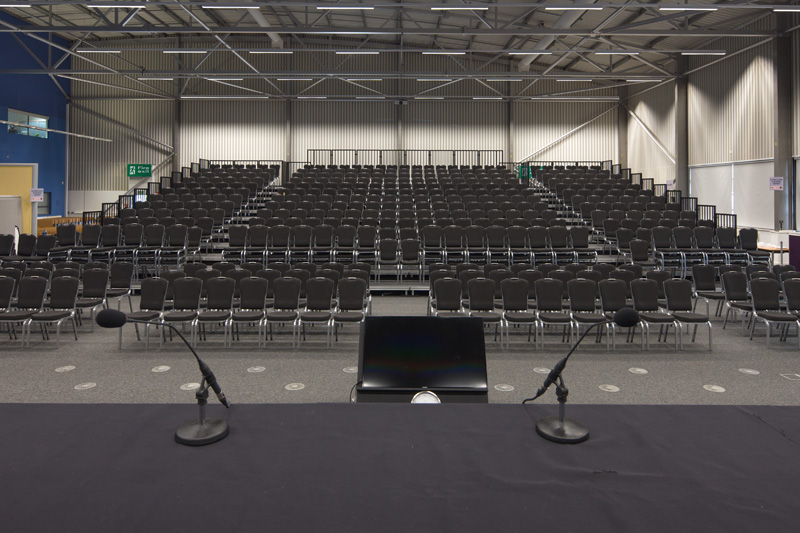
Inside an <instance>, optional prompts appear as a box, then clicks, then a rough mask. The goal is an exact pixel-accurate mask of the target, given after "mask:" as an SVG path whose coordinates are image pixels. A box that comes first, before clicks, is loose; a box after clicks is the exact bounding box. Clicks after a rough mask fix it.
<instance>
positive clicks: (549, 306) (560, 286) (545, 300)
mask: <svg viewBox="0 0 800 533" xmlns="http://www.w3.org/2000/svg"><path fill="white" fill-rule="evenodd" d="M534 287H535V288H536V309H537V310H538V311H561V310H562V305H561V300H562V297H563V292H564V282H562V281H561V280H560V279H555V278H543V279H540V280H536V281H535V282H534Z"/></svg>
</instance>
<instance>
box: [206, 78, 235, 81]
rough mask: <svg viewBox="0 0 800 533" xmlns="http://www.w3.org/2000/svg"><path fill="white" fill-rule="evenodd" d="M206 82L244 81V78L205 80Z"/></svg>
mask: <svg viewBox="0 0 800 533" xmlns="http://www.w3.org/2000/svg"><path fill="white" fill-rule="evenodd" d="M206 80H208V81H244V78H206Z"/></svg>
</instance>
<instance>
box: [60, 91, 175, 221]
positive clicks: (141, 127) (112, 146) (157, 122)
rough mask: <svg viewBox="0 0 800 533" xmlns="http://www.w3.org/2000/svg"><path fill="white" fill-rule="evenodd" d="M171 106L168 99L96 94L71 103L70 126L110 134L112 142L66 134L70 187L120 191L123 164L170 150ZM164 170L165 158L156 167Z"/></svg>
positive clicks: (153, 159)
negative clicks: (112, 97)
mask: <svg viewBox="0 0 800 533" xmlns="http://www.w3.org/2000/svg"><path fill="white" fill-rule="evenodd" d="M175 106H176V103H175V101H173V100H166V101H110V100H101V101H78V102H76V103H74V104H72V105H71V106H70V130H71V131H72V132H74V133H80V134H84V135H91V136H94V137H102V138H106V139H112V141H113V142H110V143H109V142H100V141H94V140H90V139H84V138H80V137H73V138H72V139H71V140H70V183H69V188H70V190H87V191H92V190H106V191H108V190H110V191H124V190H127V189H128V187H129V179H128V177H127V174H126V171H127V169H126V166H125V165H126V164H128V163H144V164H146V163H150V164H152V165H153V167H154V168H155V167H156V165H158V164H159V163H161V162H163V161H164V160H165V159H167V158H168V157H169V156H170V154H171V153H172V149H171V147H172V117H173V115H174V113H175ZM98 115H99V116H98ZM100 117H106V118H107V119H109V120H105V119H103V118H100ZM131 130H135V131H136V132H138V133H140V134H141V135H137V134H136V133H134V132H132V131H131ZM145 137H149V138H150V139H151V140H148V139H146V138H145ZM154 141H156V142H154ZM158 143H163V144H158ZM164 145H166V146H164ZM170 170H171V165H169V164H167V165H166V166H165V167H162V169H161V171H160V173H161V174H162V175H169V171H170ZM130 185H133V183H131V184H130ZM98 208H99V206H98Z"/></svg>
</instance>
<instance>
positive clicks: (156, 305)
mask: <svg viewBox="0 0 800 533" xmlns="http://www.w3.org/2000/svg"><path fill="white" fill-rule="evenodd" d="M168 287H169V281H167V280H166V279H164V278H145V279H143V280H142V284H141V299H140V300H139V309H141V310H142V311H163V310H164V301H165V300H166V299H167V288H168Z"/></svg>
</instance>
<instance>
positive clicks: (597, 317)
mask: <svg viewBox="0 0 800 533" xmlns="http://www.w3.org/2000/svg"><path fill="white" fill-rule="evenodd" d="M572 317H573V318H574V319H575V320H577V321H578V322H590V323H597V322H605V321H606V317H605V316H603V315H602V314H600V313H572Z"/></svg>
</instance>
